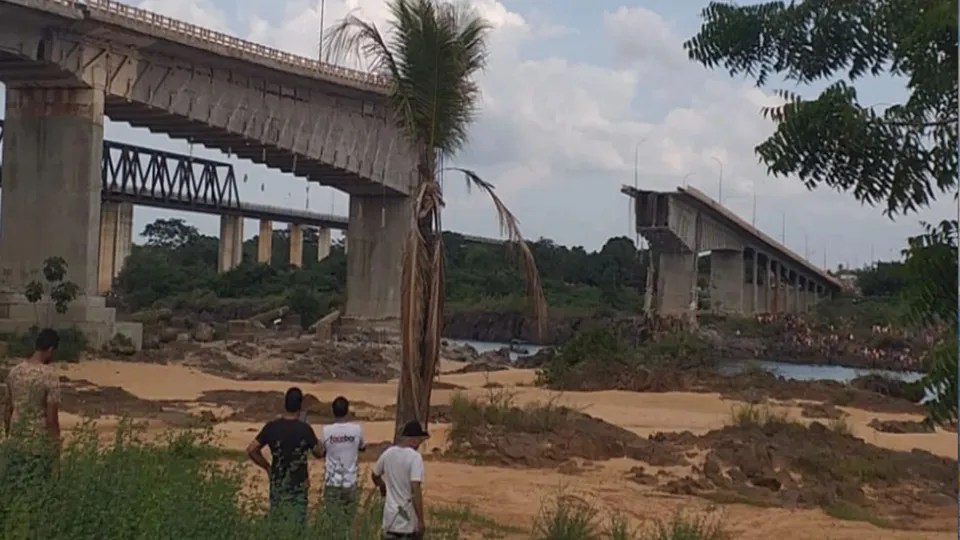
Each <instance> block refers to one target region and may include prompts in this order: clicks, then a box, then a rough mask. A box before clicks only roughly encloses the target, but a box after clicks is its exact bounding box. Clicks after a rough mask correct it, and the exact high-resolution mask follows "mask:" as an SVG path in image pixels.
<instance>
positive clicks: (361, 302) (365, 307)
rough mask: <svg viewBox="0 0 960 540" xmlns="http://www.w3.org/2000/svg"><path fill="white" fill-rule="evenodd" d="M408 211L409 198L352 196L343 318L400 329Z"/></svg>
mask: <svg viewBox="0 0 960 540" xmlns="http://www.w3.org/2000/svg"><path fill="white" fill-rule="evenodd" d="M412 210H413V208H412V202H411V199H410V198H408V197H390V196H387V197H384V196H381V195H377V196H372V197H364V196H358V195H351V196H350V216H349V217H350V223H349V225H348V226H347V237H346V239H345V240H344V243H343V245H344V250H346V246H347V244H348V242H349V245H350V251H348V252H347V302H346V307H345V309H344V318H345V319H348V320H350V322H352V323H353V324H362V325H370V324H371V323H373V325H374V326H376V325H378V324H382V325H384V330H386V331H390V332H393V331H398V330H399V320H400V274H401V271H402V267H403V249H404V242H405V240H406V238H407V232H408V231H409V230H410V227H411V224H412Z"/></svg>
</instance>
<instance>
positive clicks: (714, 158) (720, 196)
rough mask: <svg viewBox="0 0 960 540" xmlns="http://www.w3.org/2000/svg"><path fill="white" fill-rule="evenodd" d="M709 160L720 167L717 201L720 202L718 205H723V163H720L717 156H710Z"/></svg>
mask: <svg viewBox="0 0 960 540" xmlns="http://www.w3.org/2000/svg"><path fill="white" fill-rule="evenodd" d="M710 159H712V160H714V161H716V162H717V165H719V166H720V186H719V189H718V194H717V197H718V199H717V200H718V201H719V202H720V204H723V162H722V161H720V158H718V157H717V156H710Z"/></svg>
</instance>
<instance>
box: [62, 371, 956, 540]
mask: <svg viewBox="0 0 960 540" xmlns="http://www.w3.org/2000/svg"><path fill="white" fill-rule="evenodd" d="M458 367H460V365H458V364H456V363H446V364H445V365H444V366H443V371H452V370H455V369H457V368H458ZM60 369H61V370H62V375H63V376H65V377H66V378H67V379H69V380H70V381H85V382H86V384H92V385H96V386H98V387H116V388H119V389H122V390H124V391H126V392H128V393H129V394H132V396H133V397H135V398H138V399H139V400H141V401H140V402H138V403H140V404H141V406H142V405H143V403H146V402H154V403H159V402H165V403H169V402H174V401H176V402H180V403H183V404H186V405H187V406H189V407H192V408H193V409H194V410H208V411H210V414H212V415H213V416H215V417H217V418H218V419H222V420H226V421H219V422H218V423H217V424H216V428H215V429H216V431H217V433H218V435H219V436H220V437H221V440H222V444H223V445H224V446H225V447H227V448H230V449H234V450H241V449H242V448H243V447H245V446H246V444H247V443H248V442H249V441H250V439H251V438H252V437H253V435H254V434H255V432H256V430H257V429H258V428H259V425H260V423H259V422H253V421H241V420H236V419H228V417H229V416H230V413H231V411H230V407H229V406H226V405H224V404H222V403H220V404H216V403H209V402H208V401H209V400H207V399H205V398H204V397H203V396H204V395H205V394H204V393H205V392H206V393H210V392H217V391H220V392H222V391H231V392H233V393H234V394H236V396H237V399H240V398H242V397H243V396H244V395H247V394H244V393H249V395H250V396H251V399H252V398H253V396H254V395H255V394H253V393H255V392H282V391H284V390H286V389H287V388H288V387H289V386H291V383H288V382H285V381H255V380H231V379H226V378H221V377H218V376H216V375H211V374H209V373H204V372H201V371H198V370H196V369H193V368H189V367H184V366H179V365H155V364H136V363H124V362H108V361H92V362H84V363H81V364H72V365H66V366H62V367H61V368H60ZM532 379H533V373H532V372H531V371H523V370H508V371H500V372H494V373H489V374H485V373H471V374H459V375H441V376H440V377H439V379H438V380H439V381H440V382H441V383H443V384H442V385H441V386H443V387H446V388H449V387H459V388H462V389H463V390H462V391H464V392H466V393H468V394H474V395H482V394H484V393H485V392H488V390H486V389H484V386H489V385H490V383H496V384H499V385H501V386H503V387H505V388H507V389H509V391H510V392H512V393H513V394H514V399H515V401H516V402H517V403H525V402H531V401H546V400H551V399H552V400H556V401H557V402H558V403H562V404H565V405H568V406H570V407H572V408H575V409H577V410H582V411H583V412H586V413H588V414H590V415H592V416H594V417H597V418H600V419H603V420H605V421H607V422H610V423H612V424H615V425H618V426H621V427H624V428H626V429H628V430H630V431H633V432H635V433H637V434H639V435H641V436H644V437H645V436H647V435H649V434H652V433H656V432H678V431H691V432H693V433H694V434H701V433H705V432H707V431H709V430H712V429H719V428H721V427H722V426H723V425H724V424H725V423H726V422H728V421H729V418H730V409H731V407H732V406H733V405H734V404H735V403H736V402H734V401H731V400H725V399H722V398H721V397H720V396H719V395H715V394H688V393H661V394H645V393H631V392H617V391H612V392H593V393H564V394H556V393H553V392H549V391H545V390H542V389H538V388H533V387H532ZM296 385H297V386H300V387H301V388H302V389H303V390H304V391H305V392H307V393H309V394H313V395H315V396H316V397H317V398H319V399H320V400H321V401H323V402H328V401H330V400H332V399H333V398H334V397H335V396H337V395H340V394H342V395H345V396H347V397H349V398H350V399H351V400H352V401H354V402H355V403H357V404H358V405H357V410H358V411H360V410H363V411H364V412H365V415H364V417H366V418H373V419H376V421H367V422H365V423H364V428H365V431H366V436H367V439H368V440H369V441H373V442H375V441H380V440H387V439H389V438H390V433H391V430H392V422H391V421H390V419H389V418H390V417H389V412H388V411H384V410H383V409H385V408H387V407H389V406H392V405H393V404H394V401H395V396H396V386H395V384H394V383H345V382H337V381H323V382H318V383H310V384H307V383H302V382H301V383H296ZM453 392H454V390H450V389H440V390H436V391H435V392H434V394H433V403H434V404H435V405H444V404H448V403H449V401H450V398H451V396H452V395H453ZM130 403H131V405H130V407H134V405H135V402H134V401H130ZM126 406H127V405H121V406H120V407H119V409H120V411H123V407H126ZM783 408H784V409H785V410H787V411H788V412H789V413H790V414H791V415H792V416H795V417H797V418H799V417H800V414H799V407H797V406H786V407H783ZM120 411H114V412H118V413H119V412H120ZM844 411H845V412H846V413H848V414H849V416H848V417H847V421H848V423H849V424H850V426H851V427H852V429H853V433H854V434H855V435H856V436H858V437H860V438H863V439H864V440H865V441H867V442H868V443H870V444H873V445H876V446H880V447H885V448H890V449H894V450H911V449H923V450H927V451H929V452H931V453H934V454H937V455H941V456H944V457H947V458H949V459H953V460H955V459H956V458H957V444H956V434H954V433H949V432H937V433H931V434H901V435H895V434H887V433H879V432H877V431H875V430H873V429H872V428H870V427H868V426H867V424H868V423H869V422H870V421H871V420H873V419H875V418H880V419H882V420H888V419H889V420H904V419H911V417H910V415H896V414H880V413H875V412H869V413H868V412H865V411H859V410H856V409H846V408H844ZM913 419H915V418H913ZM79 420H80V417H79V416H78V415H76V414H67V413H64V419H63V423H64V424H65V426H67V427H69V426H70V425H75V424H76V423H77V422H78V421H79ZM115 422H116V417H115V416H112V415H111V416H108V417H107V416H104V417H101V420H100V422H99V424H100V426H101V429H104V430H108V429H110V427H111V426H112V425H113V424H114V423H115ZM170 425H171V422H168V421H166V420H165V419H164V416H163V415H162V414H157V415H155V418H154V420H151V426H152V427H153V428H156V429H163V428H165V427H169V426H170ZM431 431H432V432H433V434H434V436H433V437H432V439H431V441H430V443H429V444H428V446H427V448H426V449H425V450H424V451H425V452H426V453H428V454H430V453H433V450H434V449H443V448H444V447H445V433H446V427H445V426H443V425H435V426H433V427H432V429H431ZM637 464H638V462H636V461H633V460H630V459H626V458H623V459H613V460H609V461H603V462H596V463H593V464H590V466H589V467H585V468H583V469H582V470H580V471H578V472H577V473H576V474H564V473H562V472H560V471H558V470H544V469H537V470H528V469H518V468H503V467H490V466H477V465H471V464H466V463H462V462H451V461H447V460H443V459H431V460H430V461H429V462H428V464H427V475H428V478H427V483H426V485H427V487H426V489H427V491H426V493H427V499H428V504H447V505H449V504H465V505H469V506H470V507H471V508H472V509H474V511H476V512H478V513H480V514H483V515H485V516H488V517H490V518H492V519H495V520H497V521H499V522H501V523H505V524H510V525H516V526H520V527H529V526H530V524H531V522H532V520H533V518H534V516H535V515H536V513H537V511H538V510H539V507H540V504H541V501H543V500H544V499H548V498H549V497H551V496H554V495H556V494H557V493H559V492H560V490H561V489H562V490H563V491H564V493H565V494H575V495H577V496H580V497H582V498H584V499H586V500H588V501H590V502H592V503H595V504H596V505H597V506H598V507H599V508H601V509H603V510H607V511H619V512H622V513H623V514H624V515H625V516H626V517H628V518H630V519H631V520H632V521H634V522H636V523H638V524H639V523H640V522H642V521H644V520H647V519H651V518H655V517H663V516H665V515H669V514H670V513H671V512H674V511H678V510H686V511H704V512H706V511H719V512H721V513H722V514H723V515H724V521H725V522H726V523H727V525H728V528H729V529H730V530H731V532H732V533H733V534H734V537H735V538H740V539H756V540H760V539H764V540H766V539H769V538H778V539H780V540H794V539H795V540H808V539H820V538H824V539H827V538H830V539H835V540H841V539H861V538H871V539H875V538H877V539H887V538H889V539H901V538H902V539H907V538H910V539H928V538H929V539H940V538H943V539H946V538H955V537H956V534H957V532H956V514H955V512H954V513H953V514H952V516H951V515H947V514H945V515H944V516H943V518H942V519H934V520H928V522H927V523H924V524H923V527H924V528H925V529H928V530H926V531H898V530H887V529H880V528H877V527H874V526H873V525H870V524H867V523H863V522H854V521H843V520H837V519H834V518H831V517H829V516H827V515H826V514H825V513H824V512H822V511H820V510H786V509H779V508H758V507H754V506H748V505H741V504H731V505H723V506H722V507H721V508H719V509H716V505H715V504H713V503H710V502H708V501H705V500H703V499H700V498H696V497H687V496H679V495H669V494H665V493H663V492H659V491H655V490H653V489H651V488H650V487H649V486H644V485H641V484H640V483H637V482H635V481H632V480H630V479H628V478H627V472H628V471H629V470H630V469H632V468H633V467H635V466H637ZM319 473H320V467H317V466H315V467H313V470H312V476H313V478H314V480H313V481H314V483H315V484H318V483H319V481H320V478H319V476H318V475H319ZM251 474H256V472H255V471H254V470H253V469H251Z"/></svg>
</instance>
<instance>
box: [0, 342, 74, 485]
mask: <svg viewBox="0 0 960 540" xmlns="http://www.w3.org/2000/svg"><path fill="white" fill-rule="evenodd" d="M59 345H60V336H59V335H58V334H57V332H56V331H55V330H52V329H50V328H45V329H43V330H41V331H40V333H39V334H38V335H37V340H36V343H35V346H34V351H33V354H32V355H31V356H30V358H27V359H26V360H24V361H23V362H21V363H19V364H17V365H16V366H14V367H13V368H11V369H10V372H9V373H8V374H7V380H6V384H5V385H4V390H5V391H6V392H5V394H6V395H5V396H4V397H5V398H6V399H5V400H4V402H5V403H4V415H3V420H4V433H5V434H6V436H7V437H8V438H9V439H10V441H9V443H10V448H11V450H12V453H11V455H10V460H9V461H8V463H7V465H8V467H9V469H8V472H9V473H13V474H17V475H26V476H30V477H33V478H36V479H42V478H49V477H50V476H52V474H53V471H54V469H55V466H56V462H57V461H58V457H59V452H60V379H59V377H58V376H57V373H56V371H54V369H53V367H51V366H50V362H51V361H52V360H53V355H54V353H56V351H57V346H59Z"/></svg>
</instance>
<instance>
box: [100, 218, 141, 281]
mask: <svg viewBox="0 0 960 540" xmlns="http://www.w3.org/2000/svg"><path fill="white" fill-rule="evenodd" d="M132 245H133V204H132V203H117V202H104V203H101V206H100V246H99V250H98V253H99V256H98V263H97V292H98V293H100V294H106V293H108V292H110V289H111V288H113V280H114V279H116V277H117V276H119V275H120V272H121V271H122V270H123V263H124V262H125V261H126V259H127V257H128V256H130V249H131V246H132Z"/></svg>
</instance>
